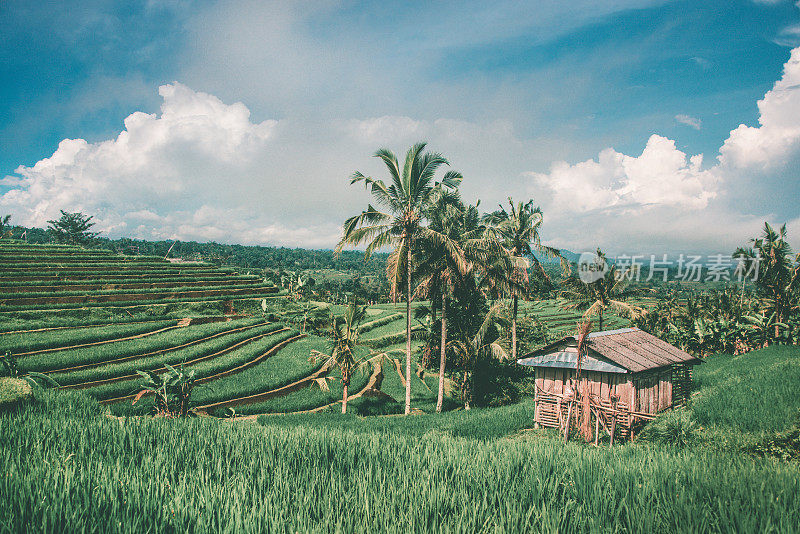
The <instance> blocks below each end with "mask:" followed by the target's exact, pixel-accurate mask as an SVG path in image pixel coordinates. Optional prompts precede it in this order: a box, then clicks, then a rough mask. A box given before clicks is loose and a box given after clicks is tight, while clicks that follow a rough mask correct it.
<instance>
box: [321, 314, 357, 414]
mask: <svg viewBox="0 0 800 534" xmlns="http://www.w3.org/2000/svg"><path fill="white" fill-rule="evenodd" d="M366 315H367V307H366V306H358V305H357V304H355V303H354V302H350V304H349V305H348V306H347V310H346V311H345V313H344V316H342V317H335V318H334V319H333V324H332V337H333V343H332V346H331V353H330V355H328V354H323V353H322V352H319V351H316V350H314V351H311V354H312V360H316V359H318V358H321V359H324V360H327V361H328V362H330V363H331V364H332V365H333V366H335V367H337V368H338V369H339V371H340V373H341V375H342V386H343V393H342V413H347V397H348V396H349V388H350V380H351V378H352V376H353V372H354V371H356V370H358V369H359V368H361V367H362V366H363V365H364V364H365V363H366V361H367V359H366V358H362V359H357V358H356V357H355V349H356V345H357V344H358V334H359V327H360V326H361V323H362V322H363V320H364V318H365V317H366Z"/></svg>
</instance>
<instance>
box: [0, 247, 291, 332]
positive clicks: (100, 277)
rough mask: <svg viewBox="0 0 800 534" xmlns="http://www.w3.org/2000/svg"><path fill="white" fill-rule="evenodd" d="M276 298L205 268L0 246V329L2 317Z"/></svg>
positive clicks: (249, 279) (262, 287)
mask: <svg viewBox="0 0 800 534" xmlns="http://www.w3.org/2000/svg"><path fill="white" fill-rule="evenodd" d="M276 293H277V288H275V287H273V286H271V285H267V284H265V283H263V282H262V280H261V279H260V278H258V277H255V276H242V275H239V274H237V273H236V272H235V271H234V270H232V269H230V268H221V267H216V266H214V265H210V264H207V263H199V262H195V263H190V262H180V263H173V262H170V261H167V260H165V259H163V258H159V257H154V256H122V255H118V254H114V253H112V252H110V251H103V250H85V249H80V248H77V247H69V246H64V245H26V244H22V243H19V242H7V243H0V330H5V328H3V322H4V321H3V314H4V313H6V312H29V311H34V310H45V311H56V310H72V309H80V308H87V307H102V308H126V307H131V306H138V305H147V306H159V305H166V304H171V303H176V302H181V303H185V302H220V301H227V300H235V299H260V298H263V297H266V296H270V295H274V294H276Z"/></svg>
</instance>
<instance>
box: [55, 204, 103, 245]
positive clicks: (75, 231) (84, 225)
mask: <svg viewBox="0 0 800 534" xmlns="http://www.w3.org/2000/svg"><path fill="white" fill-rule="evenodd" d="M60 211H61V218H59V219H56V220H52V221H47V222H48V223H49V226H48V227H47V230H48V231H49V232H50V233H51V234H53V236H54V237H55V239H56V241H58V242H59V243H67V244H70V245H81V246H86V245H89V244H90V243H91V242H92V240H93V239H94V238H95V237H97V236H98V235H100V233H99V232H92V231H91V230H90V229H91V228H92V227H93V226H94V225H95V223H93V222H92V219H93V217H90V216H88V215H84V214H83V213H81V212H76V213H67V212H66V211H64V210H60Z"/></svg>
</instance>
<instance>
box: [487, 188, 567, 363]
mask: <svg viewBox="0 0 800 534" xmlns="http://www.w3.org/2000/svg"><path fill="white" fill-rule="evenodd" d="M508 205H509V209H508V210H506V208H504V207H503V206H500V209H498V210H496V211H493V212H492V213H487V214H486V215H485V216H484V222H485V223H486V225H487V232H488V233H489V234H491V235H496V236H498V237H499V238H500V239H502V241H503V243H504V245H505V247H506V249H507V250H508V251H509V254H511V255H512V256H513V257H515V258H516V259H517V260H516V262H515V266H514V270H513V277H514V278H516V279H517V285H520V286H522V287H525V288H527V286H528V267H529V264H532V266H533V269H534V272H535V273H536V274H537V275H538V276H540V277H542V278H543V279H544V280H549V277H548V276H547V273H546V272H545V270H544V268H543V267H542V264H541V263H540V262H539V260H538V259H537V258H536V256H535V255H534V252H539V253H542V254H544V255H546V256H549V257H551V258H560V259H561V267H562V269H563V270H564V271H565V272H569V263H567V261H566V259H565V258H564V257H563V256H562V255H561V252H560V251H559V250H558V249H557V248H554V247H548V246H546V245H543V244H542V242H541V236H540V235H539V230H540V228H541V225H542V222H543V221H544V214H543V213H542V210H541V208H539V207H538V206H534V204H533V200H529V201H528V202H524V203H523V202H517V203H514V201H513V200H512V199H511V197H509V198H508ZM524 294H525V293H524V292H521V291H513V292H511V299H512V307H511V357H512V358H513V359H516V358H517V312H518V308H519V297H520V296H521V295H524Z"/></svg>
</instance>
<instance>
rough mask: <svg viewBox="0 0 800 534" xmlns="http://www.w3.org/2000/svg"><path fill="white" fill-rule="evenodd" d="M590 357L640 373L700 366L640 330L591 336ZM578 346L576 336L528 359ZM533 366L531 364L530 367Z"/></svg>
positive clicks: (612, 331) (687, 354) (689, 355)
mask: <svg viewBox="0 0 800 534" xmlns="http://www.w3.org/2000/svg"><path fill="white" fill-rule="evenodd" d="M588 338H589V339H588V343H587V344H588V347H589V353H590V354H592V353H597V354H599V355H600V356H603V357H604V358H607V359H608V360H611V361H612V362H614V363H616V364H617V365H620V366H622V367H623V368H625V369H627V370H629V371H631V372H634V373H639V372H642V371H647V370H649V369H658V368H659V367H666V366H669V365H672V364H676V363H699V362H700V360H699V359H698V358H695V357H694V356H692V355H691V354H689V353H688V352H684V351H682V350H680V349H679V348H677V347H674V346H672V345H670V344H669V343H667V342H666V341H662V340H660V339H658V338H657V337H655V336H653V335H651V334H648V333H647V332H644V331H643V330H640V329H638V328H621V329H618V330H606V331H602V332H593V333H591V334H589V336H588ZM569 341H572V342H575V341H577V338H576V337H575V336H567V337H565V338H562V339H561V340H559V341H556V342H554V343H551V344H550V345H548V346H547V347H543V348H541V349H539V350H538V351H534V352H532V353H531V354H530V355H529V358H524V359H526V360H528V359H530V358H531V357H537V356H541V355H545V354H549V353H551V352H552V350H553V349H554V348H556V347H557V346H558V345H559V344H562V343H565V342H569ZM528 365H530V364H528Z"/></svg>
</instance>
